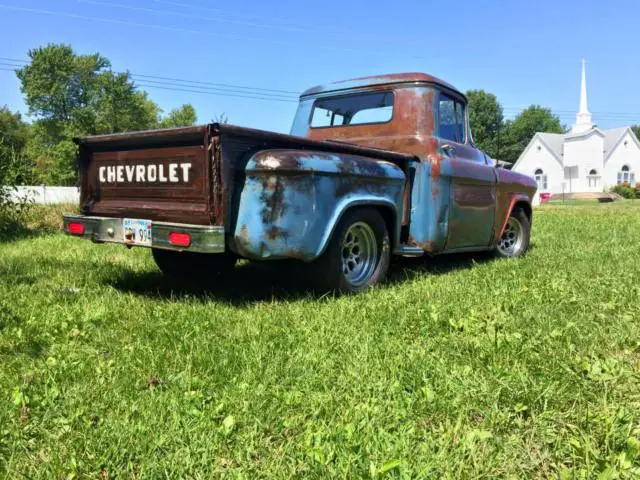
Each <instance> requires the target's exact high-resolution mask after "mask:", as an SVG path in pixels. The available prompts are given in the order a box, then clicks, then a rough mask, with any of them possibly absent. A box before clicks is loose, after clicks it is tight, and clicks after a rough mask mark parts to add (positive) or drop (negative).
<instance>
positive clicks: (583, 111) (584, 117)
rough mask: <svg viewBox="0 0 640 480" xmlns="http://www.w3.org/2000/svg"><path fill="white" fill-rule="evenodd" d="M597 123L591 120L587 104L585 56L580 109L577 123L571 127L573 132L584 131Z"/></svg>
mask: <svg viewBox="0 0 640 480" xmlns="http://www.w3.org/2000/svg"><path fill="white" fill-rule="evenodd" d="M593 127H595V125H594V124H593V122H592V121H591V113H589V107H588V106H587V70H586V66H585V61H584V58H583V59H582V82H581V83H580V111H579V112H578V114H577V115H576V123H575V124H574V125H573V127H572V128H571V133H582V132H586V131H588V130H591V129H592V128H593Z"/></svg>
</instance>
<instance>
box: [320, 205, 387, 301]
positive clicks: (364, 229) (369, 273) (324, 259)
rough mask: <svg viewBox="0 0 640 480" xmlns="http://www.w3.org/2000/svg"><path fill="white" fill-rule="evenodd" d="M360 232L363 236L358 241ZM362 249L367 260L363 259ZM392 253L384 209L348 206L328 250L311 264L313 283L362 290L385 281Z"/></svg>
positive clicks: (347, 290)
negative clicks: (360, 260)
mask: <svg viewBox="0 0 640 480" xmlns="http://www.w3.org/2000/svg"><path fill="white" fill-rule="evenodd" d="M349 234H351V237H348V235H349ZM371 234H372V235H371ZM358 235H361V238H360V240H358V241H356V240H355V239H357V238H358ZM349 238H351V242H349V241H348V240H349ZM346 245H350V246H346ZM358 245H361V247H358ZM365 245H368V246H367V247H365ZM373 245H375V248H373ZM367 249H368V250H367ZM346 252H349V253H348V254H347V253H346ZM358 252H360V254H361V255H362V256H363V258H366V259H367V260H363V261H362V262H360V263H359V261H358V260H357V259H356V258H359V257H360V255H358ZM365 252H367V253H366V254H365ZM343 253H344V257H345V258H347V260H346V261H345V260H344V259H343ZM354 255H355V256H354ZM390 256H391V252H390V241H389V233H388V232H387V226H386V224H385V222H384V220H383V218H382V216H381V215H380V213H378V212H377V211H376V210H375V209H373V208H358V209H353V210H348V211H347V212H346V213H345V214H344V215H343V217H342V218H341V219H340V221H339V222H338V225H337V227H336V229H335V231H334V232H333V235H332V237H331V240H330V241H329V245H328V246H327V249H326V250H325V252H324V253H323V254H322V255H321V256H320V257H319V258H318V259H316V260H315V261H314V262H313V263H312V264H311V269H312V272H311V273H312V275H313V283H314V285H315V287H316V288H317V289H319V290H322V291H330V290H335V291H338V292H342V293H357V292H362V291H364V290H367V289H368V288H370V287H372V286H373V285H376V284H378V283H381V282H382V281H384V279H385V277H386V275H387V271H388V270H389V262H390ZM352 267H353V268H352ZM343 268H346V269H347V271H348V273H345V271H344V270H343ZM354 272H356V273H354ZM356 277H357V278H356Z"/></svg>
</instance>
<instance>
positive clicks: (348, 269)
mask: <svg viewBox="0 0 640 480" xmlns="http://www.w3.org/2000/svg"><path fill="white" fill-rule="evenodd" d="M341 251H342V273H343V275H344V276H345V278H346V280H347V281H348V282H349V283H350V284H351V285H352V286H354V287H358V286H360V285H363V284H364V283H366V282H367V281H368V280H369V278H370V277H371V275H373V272H374V271H375V269H376V264H377V261H378V244H377V242H376V235H375V233H374V232H373V230H372V228H371V227H370V226H369V225H367V224H366V223H364V222H357V223H354V224H353V225H351V226H350V227H349V229H348V230H347V231H346V233H345V235H344V240H343V241H342V250H341Z"/></svg>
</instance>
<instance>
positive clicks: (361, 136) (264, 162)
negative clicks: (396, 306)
mask: <svg viewBox="0 0 640 480" xmlns="http://www.w3.org/2000/svg"><path fill="white" fill-rule="evenodd" d="M78 144H79V146H80V159H79V163H80V166H81V169H80V172H81V187H82V188H81V213H82V215H80V216H67V217H65V227H66V230H67V232H68V233H70V234H73V232H74V231H75V232H76V233H75V234H76V235H78V234H79V233H78V232H80V231H82V233H81V234H80V235H81V236H85V237H87V238H91V239H93V240H94V241H97V242H116V243H124V244H125V245H128V246H146V247H151V248H152V251H153V253H154V258H155V260H156V263H157V264H158V266H159V267H160V268H161V270H162V271H164V272H165V273H168V274H170V275H174V276H184V275H190V276H191V277H193V274H194V271H200V270H203V269H204V270H207V271H216V272H217V271H220V270H222V269H224V268H228V267H229V266H230V265H233V263H234V262H235V259H237V258H248V259H252V260H256V261H272V260H281V259H297V260H299V261H301V262H305V263H307V264H309V268H310V269H314V270H315V272H314V273H313V276H314V278H318V280H319V284H320V285H321V286H322V287H323V288H329V289H337V290H341V291H359V290H362V289H365V288H368V287H370V286H371V285H374V284H376V283H379V282H380V281H382V280H383V279H384V276H385V274H386V271H387V269H388V265H389V262H390V257H391V256H392V255H394V254H395V255H403V256H420V255H425V254H428V255H436V254H442V253H454V252H462V251H480V250H493V251H495V252H496V254H497V255H499V256H505V257H512V256H519V255H521V254H523V253H524V252H525V251H526V249H527V247H528V243H529V235H530V230H531V221H532V209H531V199H532V198H533V195H534V194H535V190H536V184H535V182H534V180H533V179H531V178H529V177H526V176H523V175H520V174H517V173H514V172H511V171H508V170H505V169H503V168H500V167H499V166H497V165H495V162H494V161H493V160H492V159H490V158H489V157H487V156H486V155H485V154H484V153H483V152H482V151H480V150H479V149H478V148H476V146H475V145H474V143H473V138H472V135H471V131H470V128H469V121H468V112H467V100H466V98H465V96H464V95H463V94H462V93H461V92H459V91H458V90H456V89H455V88H454V87H453V86H451V85H449V84H447V83H446V82H444V81H442V80H439V79H437V78H435V77H433V76H431V75H426V74H422V73H405V74H395V75H385V76H377V77H366V78H360V79H355V80H348V81H344V82H338V83H334V84H330V85H328V86H319V87H314V88H311V89H309V90H307V91H305V92H304V93H303V94H302V95H301V96H300V103H299V106H298V110H297V113H296V115H295V118H294V121H293V125H292V128H291V132H290V135H283V134H277V133H273V132H265V131H258V130H253V129H247V128H243V127H236V126H231V125H219V124H211V125H206V126H200V127H189V128H188V129H172V130H164V131H162V130H160V131H151V132H134V133H128V134H119V135H107V136H97V137H86V138H83V139H78ZM161 172H162V175H160V173H161ZM81 226H82V228H81ZM109 232H111V233H109ZM176 241H177V243H176Z"/></svg>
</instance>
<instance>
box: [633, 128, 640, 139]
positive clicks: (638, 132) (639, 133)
mask: <svg viewBox="0 0 640 480" xmlns="http://www.w3.org/2000/svg"><path fill="white" fill-rule="evenodd" d="M631 130H633V133H635V135H636V137H638V139H640V125H631Z"/></svg>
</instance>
